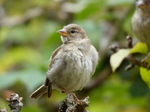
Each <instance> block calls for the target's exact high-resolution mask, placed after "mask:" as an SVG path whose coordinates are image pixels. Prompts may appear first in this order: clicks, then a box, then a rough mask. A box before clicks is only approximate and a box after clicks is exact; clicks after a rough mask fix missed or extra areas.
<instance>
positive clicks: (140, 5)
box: [136, 0, 147, 9]
mask: <svg viewBox="0 0 150 112" xmlns="http://www.w3.org/2000/svg"><path fill="white" fill-rule="evenodd" d="M136 6H137V7H138V8H141V9H146V8H147V5H146V3H145V2H144V1H143V0H138V1H137V2H136Z"/></svg>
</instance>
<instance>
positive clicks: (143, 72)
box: [140, 67, 150, 88]
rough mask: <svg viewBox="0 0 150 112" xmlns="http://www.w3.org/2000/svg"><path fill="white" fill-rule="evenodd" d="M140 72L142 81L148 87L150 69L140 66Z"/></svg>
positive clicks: (149, 84)
mask: <svg viewBox="0 0 150 112" xmlns="http://www.w3.org/2000/svg"><path fill="white" fill-rule="evenodd" d="M140 74H141V77H142V79H143V81H144V82H145V83H146V84H147V85H148V87H149V88H150V70H148V69H146V68H143V67H140Z"/></svg>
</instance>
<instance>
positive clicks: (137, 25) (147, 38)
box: [132, 0, 150, 50]
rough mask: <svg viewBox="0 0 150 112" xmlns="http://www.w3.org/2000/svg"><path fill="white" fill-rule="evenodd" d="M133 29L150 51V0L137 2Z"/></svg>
mask: <svg viewBox="0 0 150 112" xmlns="http://www.w3.org/2000/svg"><path fill="white" fill-rule="evenodd" d="M132 29H133V32H134V34H135V36H136V37H137V38H138V39H139V40H140V41H141V42H144V43H146V44H147V46H148V48H149V50H150V0H136V10H135V13H134V15H133V17H132Z"/></svg>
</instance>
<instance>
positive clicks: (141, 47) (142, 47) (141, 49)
mask: <svg viewBox="0 0 150 112" xmlns="http://www.w3.org/2000/svg"><path fill="white" fill-rule="evenodd" d="M133 53H142V54H147V53H148V47H147V45H146V44H145V43H142V42H138V43H137V44H136V45H135V46H134V47H133V48H132V49H131V51H130V54H133Z"/></svg>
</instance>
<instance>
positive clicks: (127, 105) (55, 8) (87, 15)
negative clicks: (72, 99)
mask: <svg viewBox="0 0 150 112" xmlns="http://www.w3.org/2000/svg"><path fill="white" fill-rule="evenodd" d="M133 3H134V0H0V108H3V107H7V104H6V102H5V98H8V97H9V94H10V93H11V92H16V93H18V94H19V96H21V97H23V98H24V99H23V102H24V107H23V110H22V112H27V111H28V112H33V111H36V112H56V111H57V108H58V103H59V102H60V101H62V100H63V99H64V97H65V96H66V95H65V94H61V93H60V92H59V91H57V90H54V92H53V95H52V97H51V98H50V99H48V98H47V97H46V96H45V97H44V96H43V97H41V98H40V99H38V100H33V99H30V98H29V95H30V94H31V92H33V91H34V90H35V89H36V88H37V87H38V86H40V85H41V84H42V83H43V82H44V79H45V75H46V71H47V68H48V65H49V61H48V60H49V57H50V55H51V53H52V51H54V50H55V49H56V48H57V47H58V46H59V45H61V40H60V35H59V34H57V32H56V31H57V30H59V29H61V28H62V27H63V26H64V25H66V24H68V23H77V24H79V25H80V26H81V27H83V29H85V30H86V32H87V35H88V37H89V38H90V39H91V42H92V43H93V45H94V46H95V47H96V48H97V50H98V51H99V52H100V57H101V60H100V62H99V63H100V64H99V66H98V67H97V70H96V73H95V75H94V77H96V76H98V75H99V74H100V73H101V71H102V70H103V69H104V68H105V67H106V66H110V65H109V57H110V55H111V52H110V50H109V49H108V47H109V46H110V45H112V44H117V45H119V46H121V47H126V43H127V42H126V39H125V37H126V36H127V35H132V36H133V33H132V30H131V26H130V21H131V17H132V14H133V12H134V9H135V8H134V5H133ZM133 41H134V42H135V43H136V42H137V40H136V38H134V40H133ZM127 64H129V62H123V63H122V65H121V66H120V67H119V68H118V69H117V71H116V74H109V77H108V78H106V79H104V80H103V82H102V83H101V82H100V84H99V85H98V86H97V87H94V88H93V89H92V90H91V91H90V92H89V93H88V95H89V96H90V105H89V107H88V110H89V111H91V112H149V111H150V108H149V104H150V91H149V89H148V87H147V86H146V84H145V83H144V82H143V81H142V79H141V77H140V74H139V71H138V69H139V68H138V67H135V68H134V69H132V70H130V71H125V70H124V68H125V66H126V65H127ZM101 75H103V74H101ZM81 92H82V91H81Z"/></svg>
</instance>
